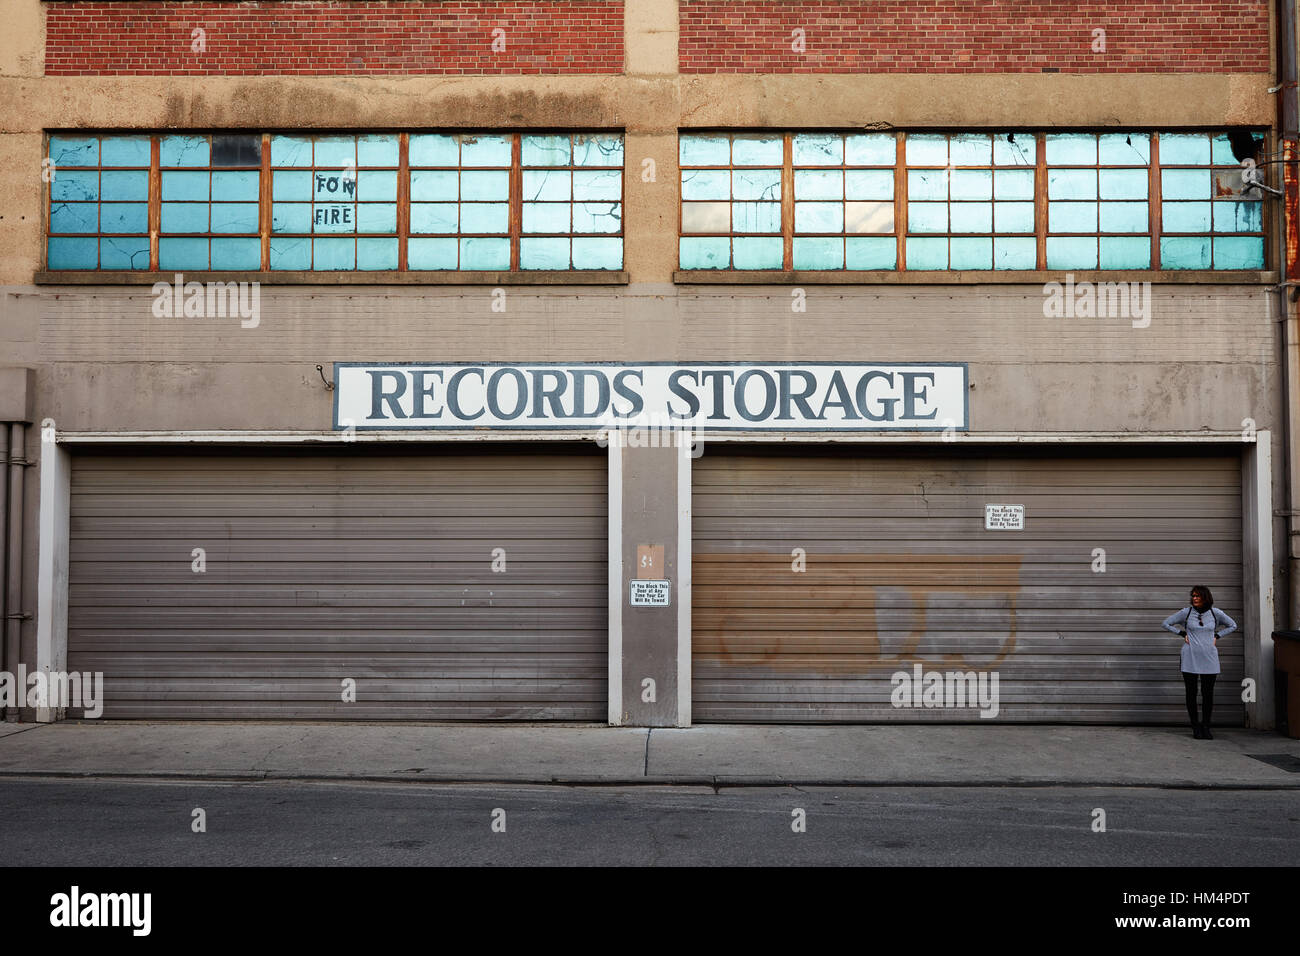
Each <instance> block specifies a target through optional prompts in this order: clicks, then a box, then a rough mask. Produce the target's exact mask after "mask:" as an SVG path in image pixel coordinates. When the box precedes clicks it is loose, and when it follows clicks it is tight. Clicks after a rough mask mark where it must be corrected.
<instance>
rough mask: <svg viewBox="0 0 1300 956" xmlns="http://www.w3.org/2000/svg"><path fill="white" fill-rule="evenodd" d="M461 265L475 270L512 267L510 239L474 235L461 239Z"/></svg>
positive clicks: (494, 269) (485, 270)
mask: <svg viewBox="0 0 1300 956" xmlns="http://www.w3.org/2000/svg"><path fill="white" fill-rule="evenodd" d="M460 267H461V268H462V269H469V270H473V271H475V272H480V271H481V272H495V271H499V270H502V269H509V268H510V240H509V239H490V238H486V237H473V238H467V239H462V240H461V241H460Z"/></svg>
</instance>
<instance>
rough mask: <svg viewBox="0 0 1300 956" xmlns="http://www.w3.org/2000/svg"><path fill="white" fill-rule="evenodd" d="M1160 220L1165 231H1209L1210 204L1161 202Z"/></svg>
mask: <svg viewBox="0 0 1300 956" xmlns="http://www.w3.org/2000/svg"><path fill="white" fill-rule="evenodd" d="M1160 221H1161V227H1162V229H1163V230H1164V231H1165V232H1209V231H1210V204H1209V203H1208V202H1167V203H1163V204H1161V207H1160ZM1206 268H1209V267H1208V266H1206Z"/></svg>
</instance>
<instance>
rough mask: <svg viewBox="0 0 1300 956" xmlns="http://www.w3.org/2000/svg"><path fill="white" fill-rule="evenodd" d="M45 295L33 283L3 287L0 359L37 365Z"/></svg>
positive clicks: (0, 320)
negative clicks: (24, 285) (30, 284)
mask: <svg viewBox="0 0 1300 956" xmlns="http://www.w3.org/2000/svg"><path fill="white" fill-rule="evenodd" d="M43 302H44V298H43V296H42V294H41V293H40V292H38V291H37V290H36V289H35V288H34V287H32V286H26V287H23V286H10V287H8V288H5V287H0V362H3V363H4V364H12V365H34V364H36V363H37V362H38V361H40V360H43V358H44V356H42V355H40V354H39V349H40V337H41V310H42V308H43V307H44V306H43Z"/></svg>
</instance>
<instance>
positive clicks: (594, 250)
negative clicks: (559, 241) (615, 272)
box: [573, 236, 623, 269]
mask: <svg viewBox="0 0 1300 956" xmlns="http://www.w3.org/2000/svg"><path fill="white" fill-rule="evenodd" d="M573 268H575V269H621V268H623V240H622V239H618V238H608V237H604V236H602V237H600V238H598V239H592V238H582V237H576V238H574V240H573Z"/></svg>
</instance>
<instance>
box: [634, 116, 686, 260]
mask: <svg viewBox="0 0 1300 956" xmlns="http://www.w3.org/2000/svg"><path fill="white" fill-rule="evenodd" d="M623 156H624V159H623V162H624V169H625V172H624V178H623V182H624V186H623V191H624V195H625V196H626V197H627V208H626V212H625V215H626V220H625V222H624V227H625V235H626V236H627V239H625V241H624V243H623V257H624V268H626V269H627V270H628V272H629V273H630V274H631V275H632V276H633V278H634V279H635V280H636V281H638V282H670V281H672V276H673V270H674V269H676V268H677V222H678V208H679V207H678V183H679V182H680V180H681V173H680V170H679V169H678V166H677V135H676V133H669V134H666V135H657V136H654V135H647V134H644V133H628V134H627V137H626V140H625V148H624V153H623ZM647 160H651V161H652V162H653V164H654V165H653V167H650V166H647V164H646V161H647ZM651 176H653V179H652V180H650V181H647V180H648V179H649V177H651Z"/></svg>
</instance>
